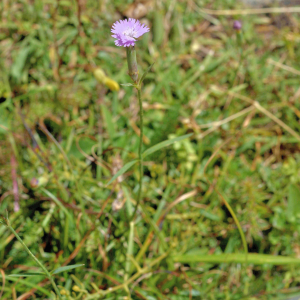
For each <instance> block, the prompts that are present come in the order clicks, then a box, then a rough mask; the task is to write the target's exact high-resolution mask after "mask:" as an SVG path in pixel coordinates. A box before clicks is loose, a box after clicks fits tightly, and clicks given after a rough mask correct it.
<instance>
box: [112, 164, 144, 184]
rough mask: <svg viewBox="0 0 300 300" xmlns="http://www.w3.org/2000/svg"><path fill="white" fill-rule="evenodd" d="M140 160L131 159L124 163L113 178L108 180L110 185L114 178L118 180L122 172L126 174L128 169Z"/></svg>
mask: <svg viewBox="0 0 300 300" xmlns="http://www.w3.org/2000/svg"><path fill="white" fill-rule="evenodd" d="M137 162H138V160H137V159H135V160H132V161H130V162H129V163H127V164H126V165H124V166H123V167H122V168H121V169H120V170H119V171H118V172H117V173H116V174H115V175H114V176H113V177H112V179H111V180H110V181H109V182H108V184H107V185H106V186H108V185H110V184H111V183H112V182H113V181H114V180H116V179H117V178H118V177H119V176H121V175H122V174H124V173H125V172H126V171H127V170H129V169H130V168H131V167H132V166H133V165H134V164H136V163H137Z"/></svg>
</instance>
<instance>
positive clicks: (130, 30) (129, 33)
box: [123, 28, 136, 38]
mask: <svg viewBox="0 0 300 300" xmlns="http://www.w3.org/2000/svg"><path fill="white" fill-rule="evenodd" d="M123 34H124V35H126V36H130V37H132V38H134V36H135V34H136V31H135V30H134V28H127V29H126V30H125V31H123Z"/></svg>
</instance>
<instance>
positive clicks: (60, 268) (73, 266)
mask: <svg viewBox="0 0 300 300" xmlns="http://www.w3.org/2000/svg"><path fill="white" fill-rule="evenodd" d="M82 266H84V264H77V265H69V266H65V267H59V268H57V269H55V270H54V271H52V272H51V274H58V273H61V272H65V271H69V270H72V269H75V268H79V267H82Z"/></svg>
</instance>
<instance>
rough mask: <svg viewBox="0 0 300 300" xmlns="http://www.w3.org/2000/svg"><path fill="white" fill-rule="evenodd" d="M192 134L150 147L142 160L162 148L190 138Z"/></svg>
mask: <svg viewBox="0 0 300 300" xmlns="http://www.w3.org/2000/svg"><path fill="white" fill-rule="evenodd" d="M192 135H193V133H189V134H185V135H182V136H179V137H176V138H174V139H170V140H166V141H163V142H161V143H158V144H156V145H154V146H153V147H150V148H149V149H147V150H146V151H145V152H144V153H143V154H142V155H143V158H145V157H146V156H148V155H150V154H152V153H154V152H156V151H158V150H160V149H162V148H164V147H167V146H170V145H172V144H174V143H176V142H179V141H182V140H184V139H186V138H188V137H190V136H192Z"/></svg>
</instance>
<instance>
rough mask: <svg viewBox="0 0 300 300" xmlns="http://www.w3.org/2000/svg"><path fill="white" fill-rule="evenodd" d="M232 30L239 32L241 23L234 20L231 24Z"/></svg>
mask: <svg viewBox="0 0 300 300" xmlns="http://www.w3.org/2000/svg"><path fill="white" fill-rule="evenodd" d="M233 29H234V30H237V31H240V30H241V29H242V22H241V21H238V20H235V21H234V22H233Z"/></svg>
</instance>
